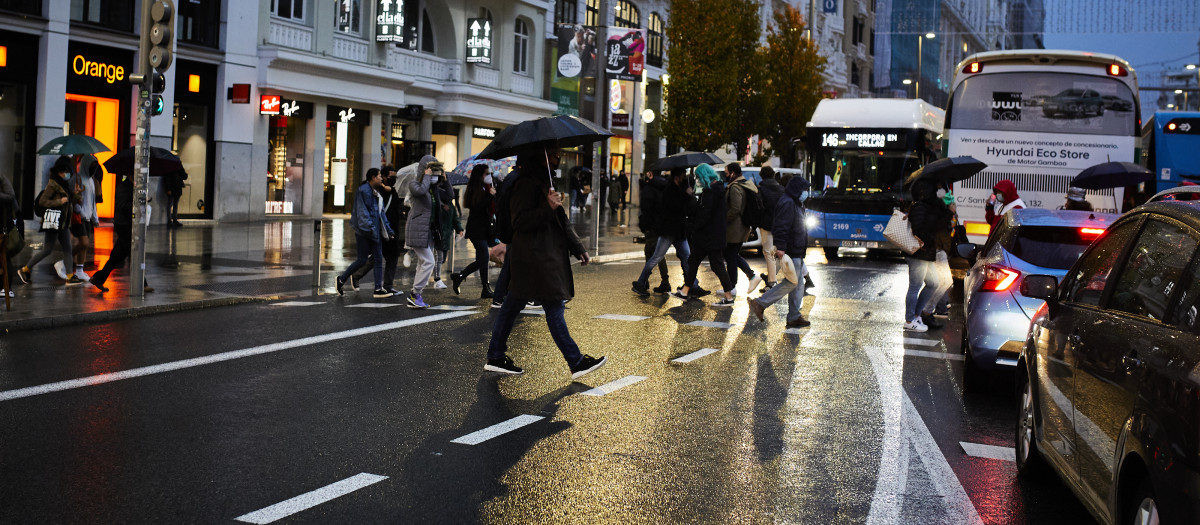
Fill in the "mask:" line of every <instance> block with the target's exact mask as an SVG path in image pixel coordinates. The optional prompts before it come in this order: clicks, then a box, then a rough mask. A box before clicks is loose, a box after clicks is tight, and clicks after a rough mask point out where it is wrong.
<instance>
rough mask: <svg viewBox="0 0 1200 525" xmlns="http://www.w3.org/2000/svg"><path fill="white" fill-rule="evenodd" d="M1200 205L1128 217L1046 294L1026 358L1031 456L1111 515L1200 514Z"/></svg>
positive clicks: (1021, 429)
mask: <svg viewBox="0 0 1200 525" xmlns="http://www.w3.org/2000/svg"><path fill="white" fill-rule="evenodd" d="M1197 245H1200V205H1198V204H1196V203H1191V202H1155V203H1149V204H1146V205H1143V206H1141V207H1138V208H1135V209H1134V210H1132V211H1130V212H1128V213H1126V214H1125V215H1123V216H1122V217H1121V218H1120V219H1118V220H1117V221H1116V222H1115V223H1114V224H1113V225H1112V226H1110V227H1109V228H1108V230H1107V231H1106V232H1105V233H1104V234H1103V235H1102V236H1101V237H1100V238H1099V239H1097V240H1096V241H1095V242H1093V243H1092V245H1091V246H1090V247H1089V248H1088V249H1087V251H1085V252H1084V253H1083V255H1082V256H1081V257H1080V258H1079V260H1078V261H1076V263H1075V265H1074V266H1072V268H1071V270H1070V271H1068V272H1067V274H1066V275H1065V276H1064V277H1063V279H1062V283H1061V284H1059V283H1058V279H1056V278H1055V277H1054V276H1052V275H1029V276H1026V277H1025V279H1024V282H1023V283H1022V285H1021V292H1022V294H1024V295H1025V296H1027V297H1033V298H1038V299H1043V300H1045V301H1046V303H1045V305H1044V306H1043V307H1042V308H1040V309H1039V310H1038V312H1037V314H1036V315H1035V316H1034V319H1033V323H1032V325H1031V326H1030V330H1029V334H1028V336H1027V339H1026V342H1025V347H1024V350H1023V352H1022V354H1021V356H1020V358H1019V360H1018V363H1017V380H1018V390H1017V392H1018V393H1019V397H1020V407H1019V410H1018V420H1017V425H1016V457H1017V468H1018V471H1019V472H1020V474H1021V475H1022V476H1023V477H1029V476H1031V475H1036V473H1037V472H1038V471H1039V470H1042V469H1045V468H1050V469H1053V470H1054V471H1055V472H1057V473H1058V475H1059V476H1060V477H1061V478H1062V479H1063V481H1064V482H1065V483H1066V484H1067V486H1069V487H1070V488H1071V490H1072V491H1073V492H1074V493H1075V494H1076V495H1077V496H1078V497H1079V499H1080V500H1081V501H1082V502H1083V504H1084V506H1085V507H1087V509H1088V510H1089V511H1090V512H1091V513H1092V515H1093V516H1095V518H1096V519H1097V520H1098V521H1100V522H1101V523H1122V524H1125V523H1131V524H1132V523H1138V524H1140V523H1160V522H1161V523H1200V497H1197V495H1196V490H1197V489H1196V488H1197V487H1200V373H1198V372H1197V371H1198V370H1200V322H1198V321H1200V320H1198V319H1197V318H1198V317H1200V315H1198V313H1197V308H1200V300H1198V299H1200V257H1198V256H1197V249H1196V248H1197Z"/></svg>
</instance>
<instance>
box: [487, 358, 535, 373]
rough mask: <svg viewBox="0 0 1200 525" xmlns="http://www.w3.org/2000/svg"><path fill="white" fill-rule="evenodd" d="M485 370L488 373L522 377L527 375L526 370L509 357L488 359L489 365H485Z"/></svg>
mask: <svg viewBox="0 0 1200 525" xmlns="http://www.w3.org/2000/svg"><path fill="white" fill-rule="evenodd" d="M483 369H484V370H487V371H488V372H500V373H501V374H513V375H520V374H524V373H525V370H524V369H522V368H521V367H519V366H517V364H516V363H514V362H513V360H512V358H511V357H508V356H504V359H488V362H487V364H486V365H483Z"/></svg>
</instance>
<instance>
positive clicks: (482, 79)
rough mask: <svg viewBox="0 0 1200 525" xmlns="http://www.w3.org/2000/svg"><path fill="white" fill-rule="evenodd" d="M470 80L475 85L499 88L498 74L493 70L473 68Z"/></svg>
mask: <svg viewBox="0 0 1200 525" xmlns="http://www.w3.org/2000/svg"><path fill="white" fill-rule="evenodd" d="M473 69H474V70H475V71H474V72H473V73H472V75H471V80H472V81H473V82H475V83H476V84H479V85H481V86H487V87H493V88H494V87H500V72H499V71H496V70H495V69H491V68H486V67H479V66H475V67H474V68H473Z"/></svg>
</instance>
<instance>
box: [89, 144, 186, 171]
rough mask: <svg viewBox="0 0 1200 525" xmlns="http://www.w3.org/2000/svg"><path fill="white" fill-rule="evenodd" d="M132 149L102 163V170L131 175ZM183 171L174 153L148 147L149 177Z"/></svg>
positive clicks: (180, 162)
mask: <svg viewBox="0 0 1200 525" xmlns="http://www.w3.org/2000/svg"><path fill="white" fill-rule="evenodd" d="M133 156H134V148H127V149H123V150H121V151H120V152H118V153H117V154H116V155H113V156H112V158H110V159H108V160H106V161H104V168H105V169H107V170H108V172H109V173H113V174H116V175H132V174H133ZM182 169H183V162H182V161H180V160H179V157H177V156H176V155H175V154H174V153H171V152H170V151H169V150H165V149H163V148H156V147H153V146H151V147H150V175H151V176H159V175H166V174H168V173H171V172H172V171H180V170H182Z"/></svg>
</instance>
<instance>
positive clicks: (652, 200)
mask: <svg viewBox="0 0 1200 525" xmlns="http://www.w3.org/2000/svg"><path fill="white" fill-rule="evenodd" d="M667 185H668V183H667V179H664V178H662V177H655V178H653V179H650V180H648V181H646V182H643V183H642V185H641V190H642V196H641V201H640V202H638V229H640V230H642V233H650V232H657V231H658V224H659V220H660V216H661V215H662V211H663V210H662V200H663V192H664V191H665V190H666V189H667Z"/></svg>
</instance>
